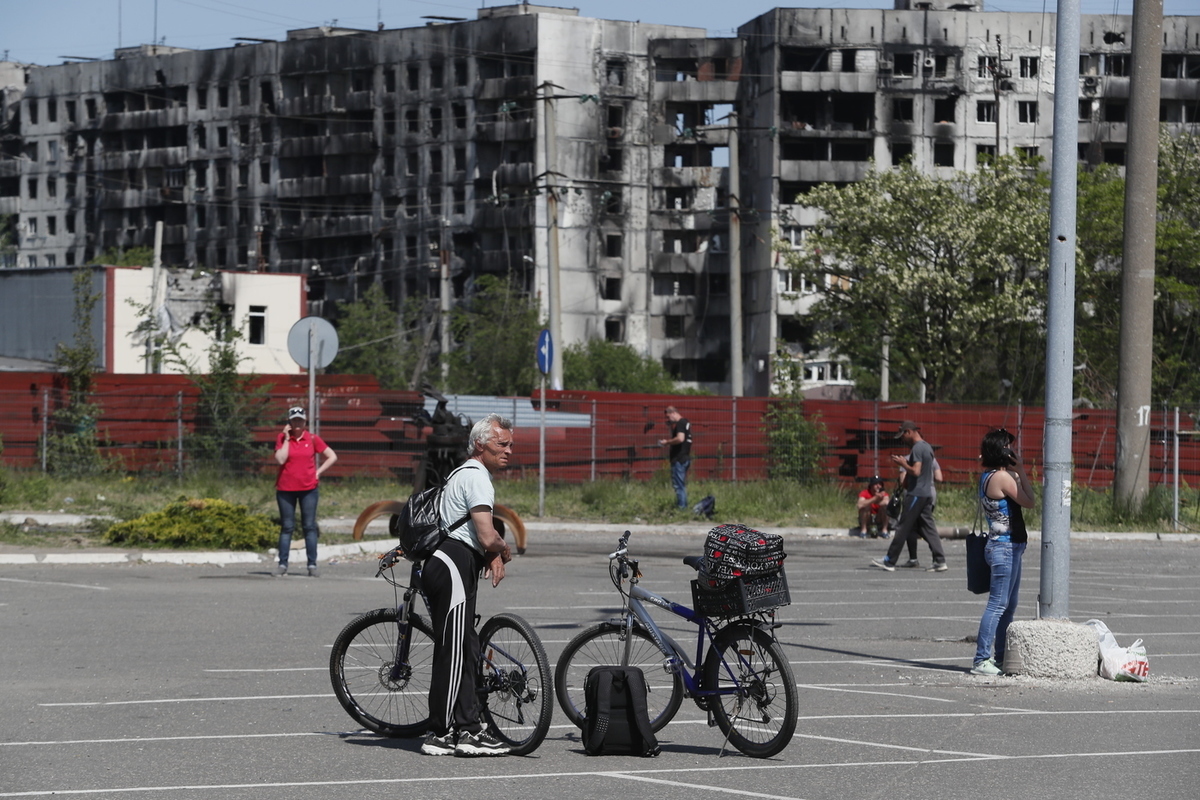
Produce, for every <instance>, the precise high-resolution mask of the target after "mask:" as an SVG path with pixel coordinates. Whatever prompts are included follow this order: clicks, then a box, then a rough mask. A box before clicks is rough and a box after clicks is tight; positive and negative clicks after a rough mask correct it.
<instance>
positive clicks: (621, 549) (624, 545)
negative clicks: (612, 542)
mask: <svg viewBox="0 0 1200 800" xmlns="http://www.w3.org/2000/svg"><path fill="white" fill-rule="evenodd" d="M628 552H629V531H625V533H623V534H622V535H621V538H620V539H618V540H617V549H616V550H614V551H613V552H611V553H609V554H608V560H609V561H612V560H613V559H614V558H620V557H621V556H623V555H625V554H626V553H628Z"/></svg>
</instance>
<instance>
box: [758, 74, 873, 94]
mask: <svg viewBox="0 0 1200 800" xmlns="http://www.w3.org/2000/svg"><path fill="white" fill-rule="evenodd" d="M889 77H890V76H889ZM877 78H878V73H876V72H780V73H779V90H780V91H781V92H874V91H875V89H876V84H877Z"/></svg>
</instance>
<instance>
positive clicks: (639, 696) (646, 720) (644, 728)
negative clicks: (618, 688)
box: [628, 676, 662, 758]
mask: <svg viewBox="0 0 1200 800" xmlns="http://www.w3.org/2000/svg"><path fill="white" fill-rule="evenodd" d="M641 684H642V685H641V691H636V690H635V689H632V688H631V689H630V690H629V691H628V695H629V697H630V698H631V699H632V701H633V719H634V721H635V722H636V723H637V729H638V733H639V734H640V735H641V737H642V745H643V746H644V747H645V752H643V753H642V755H644V756H649V757H651V758H653V757H654V756H657V755H658V754H659V753H660V752H662V748H660V747H659V746H658V739H657V738H655V736H654V731H652V730H650V711H649V709H647V708H646V682H645V678H644V676H643V679H642V681H641Z"/></svg>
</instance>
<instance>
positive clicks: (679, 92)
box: [654, 81, 874, 105]
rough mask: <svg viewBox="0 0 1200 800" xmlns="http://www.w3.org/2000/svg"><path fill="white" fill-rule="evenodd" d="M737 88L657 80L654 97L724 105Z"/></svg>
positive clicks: (716, 83)
mask: <svg viewBox="0 0 1200 800" xmlns="http://www.w3.org/2000/svg"><path fill="white" fill-rule="evenodd" d="M871 88H872V89H874V84H872V87H871ZM737 90H738V84H737V81H655V83H654V99H655V100H660V101H662V100H670V101H675V102H684V103H720V104H722V105H723V104H726V103H733V102H735V101H736V100H737Z"/></svg>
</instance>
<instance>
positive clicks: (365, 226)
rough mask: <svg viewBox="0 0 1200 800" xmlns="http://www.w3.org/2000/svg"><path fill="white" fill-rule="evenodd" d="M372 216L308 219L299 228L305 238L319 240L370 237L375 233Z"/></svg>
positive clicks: (358, 215)
mask: <svg viewBox="0 0 1200 800" xmlns="http://www.w3.org/2000/svg"><path fill="white" fill-rule="evenodd" d="M371 220H372V217H371V215H370V214H357V215H354V216H346V217H319V218H316V219H308V220H305V221H304V222H302V223H301V224H300V225H299V226H295V227H296V228H298V229H299V233H300V236H302V237H303V238H306V239H307V238H313V239H319V238H324V237H330V236H370V235H371V233H372V232H373V231H374V227H373V225H372V222H371Z"/></svg>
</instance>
